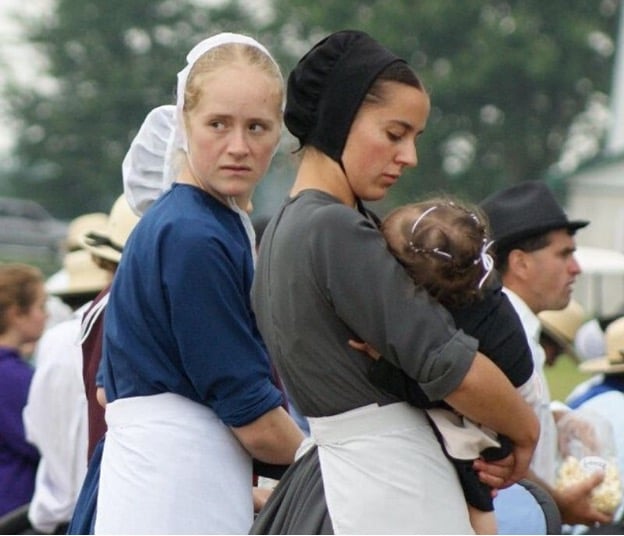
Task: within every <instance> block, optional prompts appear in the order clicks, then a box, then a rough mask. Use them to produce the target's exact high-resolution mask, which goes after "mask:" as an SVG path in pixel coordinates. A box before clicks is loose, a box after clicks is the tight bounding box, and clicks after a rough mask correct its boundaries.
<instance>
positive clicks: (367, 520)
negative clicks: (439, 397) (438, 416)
mask: <svg viewBox="0 0 624 536" xmlns="http://www.w3.org/2000/svg"><path fill="white" fill-rule="evenodd" d="M309 422H310V431H311V441H310V443H312V442H313V443H315V444H316V445H318V453H319V460H320V465H321V473H322V475H323V486H324V488H325V498H326V501H327V508H328V510H329V515H330V518H331V521H332V525H333V528H334V531H335V533H336V534H347V533H350V534H472V533H473V529H472V527H471V525H470V521H469V519H468V510H467V506H466V501H465V499H464V495H463V492H462V490H461V488H460V484H459V480H458V478H457V473H456V472H455V469H454V467H453V466H452V465H451V463H450V462H449V461H448V460H447V459H446V457H445V456H444V454H443V453H442V449H441V447H440V445H439V443H438V441H437V440H436V438H435V436H434V434H433V432H432V430H431V425H430V424H429V422H428V421H427V419H426V418H425V416H424V414H423V412H422V411H421V410H418V409H416V408H414V407H412V406H410V405H409V404H407V403H404V402H401V403H397V404H390V405H387V406H382V407H379V406H377V405H376V404H375V405H369V406H364V407H362V408H358V409H355V410H352V411H348V412H345V413H341V414H339V415H335V416H332V417H321V418H309ZM302 447H303V446H302ZM304 448H305V447H304ZM301 454H303V448H301V449H300V452H298V455H301Z"/></svg>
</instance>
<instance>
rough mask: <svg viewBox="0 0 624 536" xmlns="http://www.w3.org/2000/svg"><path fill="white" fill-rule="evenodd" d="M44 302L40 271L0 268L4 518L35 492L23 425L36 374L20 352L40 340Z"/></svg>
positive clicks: (34, 460) (33, 461)
mask: <svg viewBox="0 0 624 536" xmlns="http://www.w3.org/2000/svg"><path fill="white" fill-rule="evenodd" d="M45 303H46V292H45V287H44V280H43V274H42V273H41V271H40V270H39V269H38V268H35V267H34V266H29V265H26V264H16V263H9V264H0V516H1V515H4V514H7V513H8V512H10V511H12V510H14V509H16V508H18V507H20V506H22V505H25V504H27V503H28V502H29V501H30V499H31V498H32V494H33V491H34V488H35V473H36V471H37V465H38V463H39V451H38V450H37V448H36V447H35V446H34V445H32V444H31V443H30V442H29V441H28V440H27V439H26V433H25V431H24V423H23V421H22V411H23V409H24V406H25V405H26V401H27V398H28V389H29V388H30V383H31V381H32V377H33V372H34V371H33V368H32V366H31V365H30V364H28V363H27V362H26V361H25V360H24V358H23V356H22V355H21V354H20V348H21V347H22V346H23V345H25V344H28V343H35V342H36V341H38V340H39V337H41V334H42V333H43V330H44V329H45V323H46V319H47V313H46V309H45Z"/></svg>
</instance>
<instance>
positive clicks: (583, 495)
mask: <svg viewBox="0 0 624 536" xmlns="http://www.w3.org/2000/svg"><path fill="white" fill-rule="evenodd" d="M480 206H481V208H482V209H483V211H484V212H485V213H486V215H487V216H488V218H489V220H490V226H491V232H492V238H493V239H494V245H493V251H494V253H495V263H496V268H497V270H498V272H499V274H500V277H501V280H502V283H503V288H504V291H505V293H506V294H507V296H508V297H509V300H510V301H511V303H512V305H513V306H514V309H515V310H516V312H517V313H518V316H519V317H520V320H521V322H522V326H523V328H524V331H525V334H526V336H527V340H528V342H529V346H530V348H531V353H532V354H533V361H534V364H535V372H536V374H535V377H534V379H535V381H536V382H537V384H538V385H537V393H538V396H539V397H540V400H539V401H537V402H536V404H534V409H535V410H536V413H537V415H538V417H539V420H540V426H541V432H540V440H539V442H538V445H537V448H536V450H535V454H534V456H533V461H532V463H531V479H533V480H535V481H536V482H538V483H539V484H541V485H542V486H544V487H545V488H546V489H547V490H548V491H549V492H550V493H551V494H552V496H553V498H554V499H555V502H556V503H557V506H558V508H559V511H560V513H561V517H562V520H563V522H564V523H568V524H578V523H582V524H586V525H593V524H594V523H597V522H598V523H608V522H609V521H610V520H611V518H610V516H608V515H606V514H604V513H602V512H599V511H598V510H596V509H595V508H593V507H592V506H591V504H590V500H589V499H590V495H591V492H592V490H593V488H595V487H596V486H597V485H599V484H600V482H601V481H602V477H601V476H600V475H597V474H596V475H594V476H593V477H592V478H591V479H589V480H588V481H586V482H584V483H581V484H577V485H574V486H572V487H569V488H566V489H565V490H563V491H562V490H556V489H555V487H554V485H555V479H556V471H557V452H558V446H557V427H556V424H555V419H556V417H557V415H556V413H553V412H552V411H551V407H550V402H551V400H550V393H549V391H548V384H547V382H546V377H545V376H544V361H545V353H544V349H543V348H542V347H541V346H540V342H539V341H540V320H539V318H538V317H537V315H538V313H540V312H541V311H546V310H560V309H563V308H565V307H566V306H567V305H568V303H569V302H570V298H571V295H572V287H573V285H574V282H575V279H576V277H577V276H578V275H579V274H580V273H581V268H580V266H579V264H578V262H577V261H576V259H575V258H574V251H575V249H576V244H575V241H574V235H575V233H576V231H577V230H578V229H581V228H583V227H585V226H586V225H588V223H589V222H588V221H584V220H575V221H571V220H569V219H568V217H567V216H566V214H565V212H564V210H563V209H562V207H561V205H559V203H558V202H557V200H556V199H555V197H554V195H553V193H552V192H551V190H550V189H549V188H548V187H547V186H546V184H545V183H544V182H541V181H526V182H522V183H520V184H516V185H514V186H511V187H509V188H506V189H504V190H501V191H499V192H496V193H494V194H493V195H491V196H489V197H488V198H486V199H485V200H484V201H482V202H481V204H480Z"/></svg>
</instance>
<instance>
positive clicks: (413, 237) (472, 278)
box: [381, 197, 489, 307]
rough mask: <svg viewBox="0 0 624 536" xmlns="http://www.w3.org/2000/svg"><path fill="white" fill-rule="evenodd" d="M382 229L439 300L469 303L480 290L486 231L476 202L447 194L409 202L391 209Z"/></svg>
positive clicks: (412, 272)
mask: <svg viewBox="0 0 624 536" xmlns="http://www.w3.org/2000/svg"><path fill="white" fill-rule="evenodd" d="M432 207H435V208H434V209H432ZM429 209H432V210H431V212H429V213H428V214H426V215H425V216H424V217H423V218H422V220H420V221H418V218H419V217H420V216H421V215H423V214H424V212H425V211H427V210H429ZM417 221H418V223H417V224H415V223H416V222H417ZM381 231H382V233H383V234H384V236H385V238H386V241H387V244H388V249H389V250H390V252H391V253H392V254H393V255H394V256H395V257H396V258H397V259H398V260H399V262H400V263H401V264H402V265H403V266H404V267H405V269H406V271H407V273H408V274H409V276H410V277H411V278H412V280H413V281H414V283H416V285H417V286H419V287H422V288H424V289H425V290H427V292H428V293H429V294H430V295H431V296H432V297H433V298H435V299H436V300H438V301H439V302H440V303H442V305H445V306H447V307H459V306H463V305H468V304H469V303H471V302H472V301H474V300H475V299H477V298H478V297H479V296H480V294H481V293H480V289H479V282H480V281H481V279H482V278H483V277H484V274H485V267H484V266H483V263H482V262H481V254H482V252H483V248H484V247H485V245H486V244H487V243H488V242H489V231H488V224H487V218H486V217H485V215H484V214H483V212H482V211H481V210H480V209H479V208H478V207H477V206H473V205H469V204H467V203H461V202H459V201H457V200H451V199H449V198H445V197H440V198H435V199H431V200H428V201H424V202H420V203H412V204H409V205H405V206H402V207H399V208H397V209H395V210H394V211H392V212H390V213H389V214H388V216H386V218H384V220H383V222H382V225H381Z"/></svg>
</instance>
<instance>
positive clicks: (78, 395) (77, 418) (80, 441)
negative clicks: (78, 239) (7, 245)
mask: <svg viewBox="0 0 624 536" xmlns="http://www.w3.org/2000/svg"><path fill="white" fill-rule="evenodd" d="M63 269H64V270H65V273H66V275H67V278H66V281H65V284H64V286H60V285H59V286H57V288H56V289H53V292H54V295H55V296H57V297H59V298H60V299H62V300H63V301H64V303H68V304H69V306H71V307H72V309H73V310H74V314H73V316H72V318H70V319H69V320H65V321H63V322H60V323H58V324H55V325H54V326H52V327H51V328H48V329H46V330H45V332H44V334H43V336H42V337H41V339H40V340H39V342H38V343H37V348H36V351H35V360H36V363H37V366H36V368H35V373H34V376H33V380H32V383H31V385H30V389H29V392H28V402H27V404H26V407H25V408H24V413H23V418H24V427H25V430H26V437H27V438H28V440H29V441H30V442H31V443H32V444H34V445H35V446H36V447H37V448H38V449H39V452H40V453H41V461H40V462H39V467H38V468H37V477H36V482H35V491H34V494H33V497H32V500H31V502H30V507H29V510H28V518H29V520H30V523H31V525H32V526H33V527H34V528H35V529H36V530H38V531H39V532H42V533H45V534H52V533H55V534H56V533H58V534H64V533H65V531H66V530H67V524H68V523H69V520H70V518H71V515H72V513H73V511H74V506H75V504H76V498H77V497H78V492H79V490H80V486H81V484H82V480H83V478H84V475H85V471H86V468H87V463H86V448H87V406H86V399H85V394H84V389H83V386H82V381H81V370H82V351H81V347H80V320H81V317H82V314H83V313H84V311H85V309H86V308H87V307H88V304H89V303H90V302H91V300H93V298H94V297H95V296H96V295H97V293H98V292H99V291H100V290H101V289H102V288H104V287H105V286H107V285H108V284H109V282H110V274H109V273H108V272H106V271H104V270H102V269H100V268H99V267H98V266H96V265H95V264H94V263H93V261H92V260H91V255H90V254H89V253H88V252H86V251H84V250H80V249H74V250H73V251H71V252H70V253H67V254H66V255H65V258H64V259H63Z"/></svg>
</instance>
